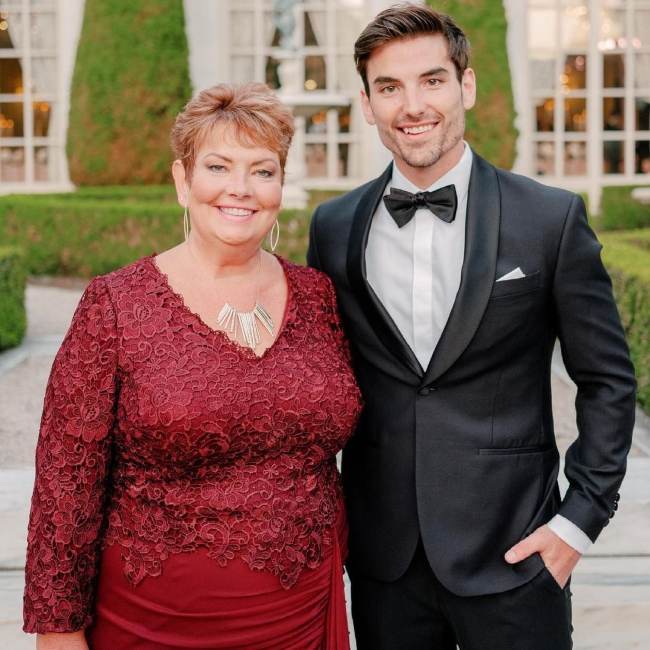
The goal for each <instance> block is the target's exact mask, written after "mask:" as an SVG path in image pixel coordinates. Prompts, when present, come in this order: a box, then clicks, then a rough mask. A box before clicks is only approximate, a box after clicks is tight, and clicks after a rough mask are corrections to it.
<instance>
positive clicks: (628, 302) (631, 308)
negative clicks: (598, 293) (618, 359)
mask: <svg viewBox="0 0 650 650" xmlns="http://www.w3.org/2000/svg"><path fill="white" fill-rule="evenodd" d="M600 239H601V241H602V243H603V260H604V262H605V264H606V265H607V268H608V270H609V272H610V275H611V276H612V283H613V285H614V294H615V296H616V302H617V304H618V309H619V312H620V314H621V319H622V321H623V327H624V328H625V334H626V338H627V342H628V345H629V346H630V353H631V355H632V360H633V361H634V366H635V368H636V377H637V381H638V385H639V393H638V401H639V403H640V404H641V406H643V408H644V409H646V410H650V228H645V229H643V230H631V231H628V232H616V233H602V234H601V235H600Z"/></svg>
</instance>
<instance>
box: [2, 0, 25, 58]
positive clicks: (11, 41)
mask: <svg viewBox="0 0 650 650" xmlns="http://www.w3.org/2000/svg"><path fill="white" fill-rule="evenodd" d="M1 8H2V3H0V9H1ZM22 35H23V18H22V14H21V13H20V12H19V11H12V12H11V13H10V12H5V11H0V48H2V49H7V48H17V49H18V48H20V44H21V42H22Z"/></svg>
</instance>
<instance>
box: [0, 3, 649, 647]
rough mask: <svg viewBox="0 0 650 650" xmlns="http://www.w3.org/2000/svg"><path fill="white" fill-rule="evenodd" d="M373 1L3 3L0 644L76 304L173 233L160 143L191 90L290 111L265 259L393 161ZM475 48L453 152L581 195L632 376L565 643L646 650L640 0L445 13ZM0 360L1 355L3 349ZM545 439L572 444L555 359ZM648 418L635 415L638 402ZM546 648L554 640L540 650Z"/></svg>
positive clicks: (14, 621)
mask: <svg viewBox="0 0 650 650" xmlns="http://www.w3.org/2000/svg"><path fill="white" fill-rule="evenodd" d="M391 4H393V3H392V2H391V1H390V0H389V1H385V0H366V1H365V2H364V1H362V0H184V1H183V0H85V1H84V0H0V521H2V522H3V525H2V526H0V646H2V647H11V648H20V647H31V646H30V643H32V642H31V641H29V640H28V639H27V638H26V637H25V638H23V637H22V636H21V635H20V632H19V622H18V621H19V618H20V598H21V590H22V563H23V561H24V534H25V533H24V531H25V518H26V516H27V507H28V505H27V502H28V499H29V493H30V490H31V481H32V474H31V471H32V470H31V465H32V458H33V447H34V443H35V437H36V434H37V430H38V419H39V417H40V409H41V406H42V399H43V392H44V385H45V381H46V379H47V374H48V372H49V367H50V365H51V362H52V359H53V355H54V354H55V352H56V348H57V346H58V344H59V343H60V340H61V338H62V336H63V334H64V333H65V330H66V328H67V325H68V323H69V320H70V317H71V315H72V310H73V309H74V306H75V304H76V302H77V300H78V298H79V295H80V293H79V292H80V291H81V289H82V288H83V286H84V284H85V282H86V281H87V279H88V278H89V277H92V276H93V275H97V274H100V273H105V272H108V271H110V270H112V269H114V268H117V267H119V266H122V265H124V264H127V263H129V262H131V261H133V260H135V259H137V258H138V257H141V256H143V255H147V254H150V253H151V252H153V251H162V250H165V249H166V248H169V247H170V246H173V245H174V244H176V243H178V242H179V241H180V239H181V237H182V213H181V209H180V208H179V206H178V205H177V203H176V196H175V192H174V191H173V189H172V185H171V175H170V164H171V151H170V148H169V131H170V127H171V124H172V122H173V120H174V118H175V116H176V114H177V113H178V111H179V110H180V109H181V108H182V106H183V105H184V104H185V102H186V101H187V100H188V99H189V98H190V97H191V95H192V94H193V93H194V92H196V91H197V90H199V89H202V88H205V87H207V86H210V85H213V84H215V83H219V82H244V81H250V80H256V81H263V82H266V83H268V84H269V85H270V86H272V87H273V88H275V89H276V90H277V92H278V93H279V95H280V96H281V97H282V99H283V100H284V101H285V102H286V103H287V104H289V105H290V106H291V107H292V109H293V111H294V115H295V118H296V127H297V130H296V136H295V140H294V143H293V146H292V149H291V152H290V157H289V163H288V170H287V179H286V181H287V182H286V187H285V196H284V205H285V209H284V210H283V211H282V214H281V217H280V219H281V238H280V252H281V254H283V255H285V256H287V257H289V258H291V259H293V260H294V261H298V262H304V257H305V251H306V245H307V233H308V227H309V219H310V215H311V211H312V209H313V207H314V206H315V205H317V204H318V203H319V202H320V201H322V200H324V199H326V198H328V197H330V196H332V195H334V194H337V193H340V192H343V191H346V190H348V189H351V188H353V187H355V186H357V185H359V184H361V183H363V182H365V181H367V180H369V179H370V178H372V177H374V176H376V175H378V174H379V173H380V172H381V171H382V170H383V168H384V167H385V165H386V164H387V163H388V161H389V160H390V156H389V155H388V152H387V151H386V150H385V149H384V148H383V146H382V145H381V143H380V142H379V139H378V137H377V135H376V132H375V129H374V128H373V127H369V126H368V125H366V124H365V122H364V120H363V118H362V115H361V112H360V108H359V99H358V98H359V90H360V87H361V86H360V81H359V78H358V76H357V73H356V70H355V67H354V62H353V58H352V50H353V44H354V41H355V39H356V37H357V36H358V34H359V32H360V31H361V30H362V29H363V27H364V26H365V25H366V24H367V23H368V22H369V20H370V19H371V18H372V17H373V16H374V15H375V14H376V13H377V12H378V11H380V10H381V9H383V8H385V7H386V6H389V5H391ZM429 4H430V5H431V6H433V7H434V8H435V9H437V10H439V11H442V12H445V13H449V14H451V15H452V16H454V17H455V19H456V20H457V22H458V23H459V24H460V25H461V26H462V27H463V28H464V29H465V30H466V32H467V34H468V36H469V38H470V41H471V43H472V66H473V67H474V68H475V70H476V72H477V77H478V88H479V93H478V101H477V105H476V107H475V108H474V109H473V110H472V111H471V112H470V113H469V114H468V116H467V119H468V124H467V140H468V142H469V143H470V144H471V145H472V146H473V147H474V148H475V150H476V151H477V152H478V153H480V154H481V155H483V156H485V157H486V158H488V159H489V160H490V161H491V162H493V163H495V164H497V165H498V166H501V167H504V168H506V169H512V170H513V171H515V172H518V173H521V174H525V175H527V176H530V177H533V178H536V179H537V180H539V181H540V182H542V183H549V184H552V185H556V186H561V187H565V188H567V189H570V190H572V191H575V192H578V193H580V194H581V195H582V196H583V198H584V199H585V201H586V203H587V206H588V210H589V215H590V220H591V223H592V226H593V227H594V228H595V229H596V230H597V233H598V236H599V238H600V240H601V242H602V243H603V245H604V248H603V259H604V260H605V263H606V265H607V267H608V269H609V271H610V274H611V276H612V280H613V283H614V291H615V295H616V299H617V302H618V305H619V310H620V312H621V316H622V319H623V323H624V326H625V329H626V333H627V337H628V342H629V344H630V348H631V351H632V356H633V359H634V362H635V365H636V369H637V377H638V381H639V408H638V418H637V419H638V423H637V428H636V430H635V443H634V447H633V451H632V455H631V459H630V469H629V475H628V478H627V479H626V482H625V483H624V485H623V490H622V494H623V498H622V501H621V510H620V512H619V513H618V515H617V517H616V519H615V524H614V525H613V526H612V527H611V529H610V528H608V529H607V530H606V531H605V533H604V534H603V538H602V540H600V541H599V543H598V544H596V545H595V546H594V549H593V552H592V553H590V555H589V556H588V557H587V558H585V560H584V561H583V562H582V563H581V565H580V567H579V571H578V572H577V573H576V575H575V576H574V592H576V600H575V615H576V628H577V632H576V648H577V649H578V650H580V649H586V648H603V649H605V648H607V649H610V650H628V649H632V648H648V647H650V624H648V621H650V426H649V425H648V418H647V416H646V414H645V413H646V412H647V411H650V0H441V1H440V2H435V1H434V2H429ZM3 350H4V352H3ZM553 382H554V383H553V389H554V400H555V415H556V423H557V428H558V436H559V439H560V445H561V447H562V448H563V449H564V448H566V446H567V445H568V444H569V443H570V441H571V440H572V439H573V438H574V437H575V433H576V430H575V417H574V410H573V400H574V397H575V392H574V390H575V389H574V387H573V385H572V382H571V381H570V379H569V378H568V376H567V375H566V372H565V371H564V368H563V366H562V361H561V358H560V357H559V355H557V358H556V361H555V362H554V376H553ZM644 409H645V410H644ZM549 650H550V649H549Z"/></svg>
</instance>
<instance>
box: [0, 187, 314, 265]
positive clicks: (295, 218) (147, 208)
mask: <svg viewBox="0 0 650 650" xmlns="http://www.w3.org/2000/svg"><path fill="white" fill-rule="evenodd" d="M309 215H310V212H309V211H308V210H304V211H301V210H283V211H282V212H281V214H280V245H279V247H278V253H280V254H281V255H284V256H285V257H288V258H289V259H292V260H294V261H296V262H301V263H304V261H305V250H306V247H307V237H308V224H309ZM182 236H183V226H182V210H181V208H180V207H179V205H178V203H176V194H175V192H174V190H173V189H172V188H171V187H170V186H168V187H160V186H154V187H138V188H136V187H130V188H108V187H107V188H89V189H88V190H81V191H79V192H76V193H71V194H52V195H9V196H0V240H1V241H3V242H6V243H8V244H11V245H19V246H21V247H22V248H23V249H24V250H25V252H26V260H27V268H28V271H29V273H31V274H33V275H64V276H80V277H92V276H94V275H98V274H101V273H107V272H109V271H111V270H113V269H115V268H118V267H120V266H123V265H125V264H128V263H129V262H132V261H133V260H135V259H138V258H139V257H142V256H144V255H149V254H151V253H152V252H160V251H163V250H166V249H167V248H170V247H172V246H175V245H176V244H177V243H179V242H180V241H181V238H182Z"/></svg>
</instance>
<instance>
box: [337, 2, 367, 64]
mask: <svg viewBox="0 0 650 650" xmlns="http://www.w3.org/2000/svg"><path fill="white" fill-rule="evenodd" d="M339 4H340V3H339ZM364 24H365V22H364V14H363V12H362V11H359V10H358V9H356V10H355V9H352V8H347V7H346V8H344V7H337V8H336V34H335V36H336V46H337V47H338V48H339V49H345V50H348V51H349V52H350V61H351V60H352V48H353V46H354V42H355V41H356V40H357V37H358V36H359V33H360V32H361V29H362V28H363V26H364Z"/></svg>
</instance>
